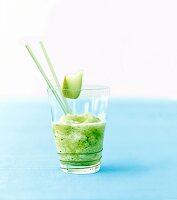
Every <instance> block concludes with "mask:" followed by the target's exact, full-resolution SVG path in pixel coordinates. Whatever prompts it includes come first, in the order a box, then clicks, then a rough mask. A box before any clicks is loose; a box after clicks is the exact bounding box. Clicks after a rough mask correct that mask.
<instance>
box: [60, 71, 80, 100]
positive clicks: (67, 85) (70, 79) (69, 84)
mask: <svg viewBox="0 0 177 200" xmlns="http://www.w3.org/2000/svg"><path fill="white" fill-rule="evenodd" d="M82 77H83V73H82V72H77V73H73V74H69V75H66V76H65V77H64V81H63V85H62V93H63V96H64V97H66V98H69V99H77V98H78V97H79V95H80V92H81V88H82Z"/></svg>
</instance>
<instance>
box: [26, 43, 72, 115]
mask: <svg viewBox="0 0 177 200" xmlns="http://www.w3.org/2000/svg"><path fill="white" fill-rule="evenodd" d="M25 46H26V48H27V50H28V52H29V54H30V55H31V57H32V59H33V61H34V62H35V64H36V66H37V68H38V69H39V71H40V73H41V74H42V76H43V78H44V80H45V81H46V83H47V85H48V87H49V88H50V90H51V91H52V93H53V94H54V96H55V98H56V100H57V101H58V103H59V105H60V106H61V108H62V110H63V112H64V113H65V114H67V113H71V108H70V107H69V105H68V102H67V100H66V98H65V97H64V96H63V95H62V92H61V85H60V83H59V81H58V78H57V75H56V72H55V70H54V68H53V65H52V63H51V60H50V58H49V55H48V53H47V51H46V48H45V46H44V44H43V42H40V47H41V49H42V52H43V54H44V56H45V59H46V61H47V64H48V66H49V69H50V72H51V73H52V76H53V79H54V81H55V84H56V86H57V90H58V91H59V93H58V92H57V91H56V90H55V88H54V86H53V85H52V84H51V82H50V80H49V78H48V77H47V75H46V73H45V72H44V70H43V68H42V66H41V64H40V63H39V61H38V60H37V58H36V56H35V55H34V53H33V51H32V50H31V48H30V47H29V45H25Z"/></svg>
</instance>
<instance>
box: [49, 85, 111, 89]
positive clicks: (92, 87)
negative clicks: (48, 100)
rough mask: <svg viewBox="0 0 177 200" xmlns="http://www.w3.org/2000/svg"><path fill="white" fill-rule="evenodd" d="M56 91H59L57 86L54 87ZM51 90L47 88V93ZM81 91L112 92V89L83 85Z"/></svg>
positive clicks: (102, 86)
mask: <svg viewBox="0 0 177 200" xmlns="http://www.w3.org/2000/svg"><path fill="white" fill-rule="evenodd" d="M53 88H54V89H57V90H58V87H57V86H56V85H54V86H53ZM49 90H51V88H50V87H47V91H49ZM64 91H78V90H75V89H74V90H73V89H64ZM80 91H110V87H109V86H106V85H89V84H88V85H83V86H82V88H81V90H80Z"/></svg>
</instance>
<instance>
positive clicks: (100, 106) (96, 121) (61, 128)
mask: <svg viewBox="0 0 177 200" xmlns="http://www.w3.org/2000/svg"><path fill="white" fill-rule="evenodd" d="M40 47H41V50H42V52H43V54H44V57H45V59H46V61H47V64H48V67H49V70H50V72H51V75H52V77H53V82H54V83H52V81H51V80H49V76H48V75H47V74H46V73H45V71H44V69H43V67H42V66H41V64H40V63H39V61H38V60H37V58H36V56H35V55H34V53H33V51H32V49H31V48H30V47H29V45H26V48H27V50H28V52H29V54H30V55H31V57H32V59H33V61H34V62H35V64H36V66H37V68H38V69H39V71H40V73H41V74H42V76H43V78H44V80H45V81H46V83H47V85H48V89H47V91H48V97H49V102H50V105H51V114H52V129H53V134H54V139H55V144H56V149H57V153H58V156H59V160H60V168H61V170H62V171H64V172H67V173H73V174H89V173H95V172H97V171H99V169H100V165H101V158H102V150H103V139H104V132H105V125H106V114H107V105H108V97H109V87H106V86H96V85H88V86H86V85H83V84H82V79H83V72H82V71H79V72H77V73H72V74H67V75H65V77H64V79H63V83H62V85H60V82H59V80H58V76H57V75H56V72H55V70H54V68H53V65H52V63H51V60H50V58H49V55H48V53H47V51H46V49H45V47H44V44H43V42H40Z"/></svg>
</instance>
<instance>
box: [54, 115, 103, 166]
mask: <svg viewBox="0 0 177 200" xmlns="http://www.w3.org/2000/svg"><path fill="white" fill-rule="evenodd" d="M104 129H105V121H103V120H100V119H99V118H98V117H96V116H94V115H92V114H90V113H87V114H81V115H72V114H67V115H64V116H62V117H61V118H60V120H59V122H57V123H53V132H54V136H55V143H56V146H57V151H58V154H59V155H60V161H61V164H63V165H72V166H91V165H96V164H99V162H100V160H101V155H102V148H103V137H104Z"/></svg>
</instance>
